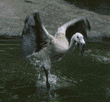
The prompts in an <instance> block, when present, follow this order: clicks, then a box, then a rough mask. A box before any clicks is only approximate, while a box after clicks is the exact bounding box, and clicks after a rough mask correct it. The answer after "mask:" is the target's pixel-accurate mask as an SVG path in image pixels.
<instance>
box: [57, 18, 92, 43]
mask: <svg viewBox="0 0 110 102" xmlns="http://www.w3.org/2000/svg"><path fill="white" fill-rule="evenodd" d="M90 29H91V26H90V23H89V21H88V20H87V19H86V18H84V17H82V18H77V19H73V20H71V21H69V22H67V23H65V24H64V25H62V26H61V27H59V28H58V31H57V33H56V35H55V36H57V37H58V36H60V34H62V33H63V34H65V35H64V36H66V38H67V39H68V41H69V43H70V40H71V37H72V36H73V34H75V33H76V32H79V33H81V34H83V36H84V37H86V38H87V30H90Z"/></svg>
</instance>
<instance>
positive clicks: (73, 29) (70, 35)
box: [21, 11, 90, 95]
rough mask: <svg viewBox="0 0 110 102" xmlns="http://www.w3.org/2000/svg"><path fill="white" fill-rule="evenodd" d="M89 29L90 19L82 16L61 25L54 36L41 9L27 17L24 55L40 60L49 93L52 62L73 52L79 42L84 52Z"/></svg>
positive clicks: (23, 43) (23, 39)
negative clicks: (40, 11) (45, 23)
mask: <svg viewBox="0 0 110 102" xmlns="http://www.w3.org/2000/svg"><path fill="white" fill-rule="evenodd" d="M89 30H90V23H89V21H88V20H87V19H86V18H84V17H80V18H77V19H73V20H71V21H69V22H67V23H65V24H64V25H62V26H60V27H59V28H58V30H57V32H56V33H55V36H52V35H51V34H49V33H48V31H47V30H46V28H45V26H44V25H43V24H42V22H41V19H40V15H39V11H35V12H33V13H32V14H30V15H29V16H27V17H26V19H25V24H24V28H23V31H22V43H21V49H22V56H23V57H27V58H29V57H31V56H34V57H35V58H38V59H39V60H40V62H41V63H42V67H43V69H44V72H45V75H46V87H47V90H48V93H49V95H50V84H49V81H48V76H49V74H50V69H51V62H52V61H58V60H60V59H61V58H62V57H63V56H64V55H66V54H69V53H71V52H72V51H73V50H74V49H75V46H77V45H78V44H79V47H80V51H81V53H82V54H83V52H84V48H85V45H86V43H85V40H84V39H85V38H87V31H89Z"/></svg>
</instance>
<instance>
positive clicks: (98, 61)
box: [0, 38, 110, 102]
mask: <svg viewBox="0 0 110 102" xmlns="http://www.w3.org/2000/svg"><path fill="white" fill-rule="evenodd" d="M20 42H21V41H20V39H11V38H10V39H6V38H3V39H1V40H0V101H1V102H13V101H14V102H47V101H49V102H88V101H90V102H108V100H109V99H110V84H109V83H110V46H109V44H104V43H90V42H89V43H87V47H86V51H85V53H84V56H83V57H82V56H80V55H79V51H78V50H75V51H74V52H73V53H71V54H70V55H68V56H65V57H64V58H63V59H62V60H61V61H59V62H55V63H53V64H52V69H51V75H50V79H49V80H50V83H51V95H52V98H51V99H49V98H48V97H47V91H46V87H45V76H44V72H43V70H42V68H40V66H39V62H37V65H35V64H36V62H35V60H33V59H31V60H29V59H20Z"/></svg>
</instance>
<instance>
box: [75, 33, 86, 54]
mask: <svg viewBox="0 0 110 102" xmlns="http://www.w3.org/2000/svg"><path fill="white" fill-rule="evenodd" d="M74 40H75V41H76V44H75V46H76V47H77V48H79V49H80V52H81V55H83V53H84V51H85V47H86V42H85V40H84V37H83V35H82V34H81V33H75V34H74Z"/></svg>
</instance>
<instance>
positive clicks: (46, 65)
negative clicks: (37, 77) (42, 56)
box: [43, 63, 51, 97]
mask: <svg viewBox="0 0 110 102" xmlns="http://www.w3.org/2000/svg"><path fill="white" fill-rule="evenodd" d="M50 68H51V65H50V64H49V63H44V66H43V69H44V72H45V75H46V86H47V91H48V95H49V97H50V96H51V95H50V83H49V80H48V77H49V74H50Z"/></svg>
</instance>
